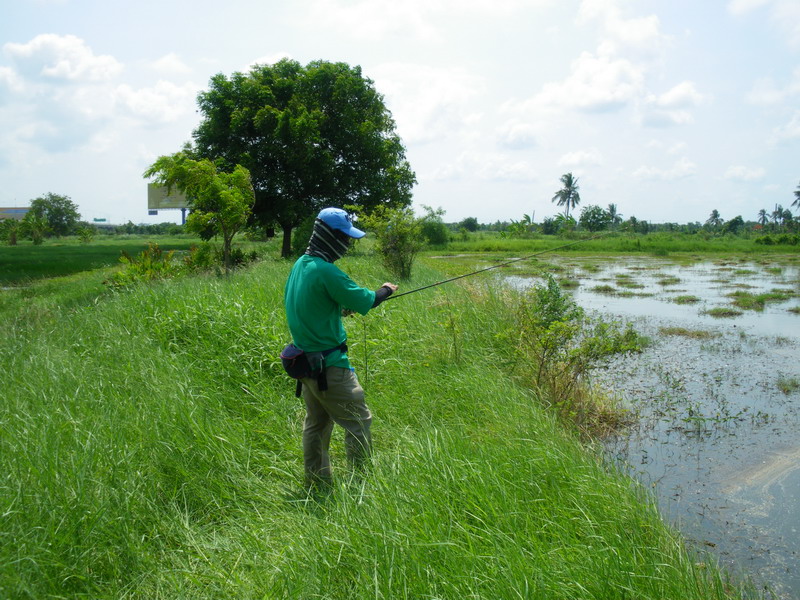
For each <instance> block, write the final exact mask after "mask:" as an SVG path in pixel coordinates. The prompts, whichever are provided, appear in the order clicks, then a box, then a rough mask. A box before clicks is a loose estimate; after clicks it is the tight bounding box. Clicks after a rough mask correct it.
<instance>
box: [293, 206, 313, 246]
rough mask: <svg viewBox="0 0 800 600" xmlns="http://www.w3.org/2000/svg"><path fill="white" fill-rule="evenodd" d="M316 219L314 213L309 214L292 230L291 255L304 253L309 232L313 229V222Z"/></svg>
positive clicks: (309, 237)
mask: <svg viewBox="0 0 800 600" xmlns="http://www.w3.org/2000/svg"><path fill="white" fill-rule="evenodd" d="M316 220H317V216H316V215H309V216H308V217H306V218H305V220H303V222H302V223H300V225H298V226H297V227H296V228H295V229H294V230H293V231H292V255H293V256H300V255H302V254H303V253H305V251H306V249H307V248H308V241H309V240H310V239H311V233H312V232H313V231H314V222H315V221H316Z"/></svg>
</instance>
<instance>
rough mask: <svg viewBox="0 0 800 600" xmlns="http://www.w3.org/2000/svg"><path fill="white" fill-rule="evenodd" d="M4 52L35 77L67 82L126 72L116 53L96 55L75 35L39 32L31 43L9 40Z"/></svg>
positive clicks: (91, 79)
mask: <svg viewBox="0 0 800 600" xmlns="http://www.w3.org/2000/svg"><path fill="white" fill-rule="evenodd" d="M3 51H4V52H5V53H6V54H7V55H8V56H10V57H11V59H12V60H13V61H14V62H15V63H16V64H17V65H18V66H19V70H20V72H21V73H22V74H23V75H24V76H27V77H30V78H33V79H42V80H50V81H65V82H100V81H108V80H109V79H111V78H113V77H114V76H115V75H117V74H119V73H120V72H121V71H122V64H121V63H120V62H118V61H117V59H115V58H114V57H113V56H109V55H96V54H94V52H92V50H91V48H89V46H87V45H86V42H84V41H83V40H82V39H80V38H78V37H76V36H74V35H63V36H62V35H55V34H51V33H45V34H41V35H37V36H36V37H35V38H33V39H32V40H31V41H30V42H28V43H27V44H15V43H11V42H9V43H7V44H5V45H4V46H3Z"/></svg>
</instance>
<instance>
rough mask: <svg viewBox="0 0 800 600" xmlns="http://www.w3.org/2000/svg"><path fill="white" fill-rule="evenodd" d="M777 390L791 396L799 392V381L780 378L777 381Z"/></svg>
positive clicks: (790, 378) (792, 378) (794, 378)
mask: <svg viewBox="0 0 800 600" xmlns="http://www.w3.org/2000/svg"><path fill="white" fill-rule="evenodd" d="M778 389H779V390H780V391H782V392H783V393H784V394H791V393H792V392H796V391H797V390H800V380H798V379H797V378H796V377H788V378H787V377H781V378H780V379H778Z"/></svg>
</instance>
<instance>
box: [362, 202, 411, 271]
mask: <svg viewBox="0 0 800 600" xmlns="http://www.w3.org/2000/svg"><path fill="white" fill-rule="evenodd" d="M359 223H363V224H364V226H365V227H366V228H367V229H368V230H369V231H370V232H372V233H374V234H375V238H376V244H375V249H376V250H377V252H378V254H380V256H381V258H382V259H383V264H384V265H385V266H386V268H387V269H389V271H390V272H391V273H392V274H393V275H394V276H395V277H398V278H399V279H404V280H406V279H409V278H410V277H411V269H412V267H413V266H414V258H415V257H416V255H417V253H419V251H420V250H422V248H423V246H424V245H425V239H424V238H423V237H422V223H423V219H420V218H417V217H416V216H414V211H413V210H412V209H411V208H389V207H387V206H383V205H382V206H379V207H378V208H376V209H375V210H374V211H373V212H372V213H371V214H368V215H362V216H361V217H360V219H359Z"/></svg>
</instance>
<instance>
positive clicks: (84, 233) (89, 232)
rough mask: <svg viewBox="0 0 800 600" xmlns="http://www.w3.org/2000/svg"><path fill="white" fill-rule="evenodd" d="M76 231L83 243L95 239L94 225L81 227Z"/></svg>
mask: <svg viewBox="0 0 800 600" xmlns="http://www.w3.org/2000/svg"><path fill="white" fill-rule="evenodd" d="M76 233H77V234H78V239H80V241H81V243H82V244H89V243H91V242H92V240H94V234H95V229H94V227H81V228H80V229H78V231H77V232H76Z"/></svg>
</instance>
